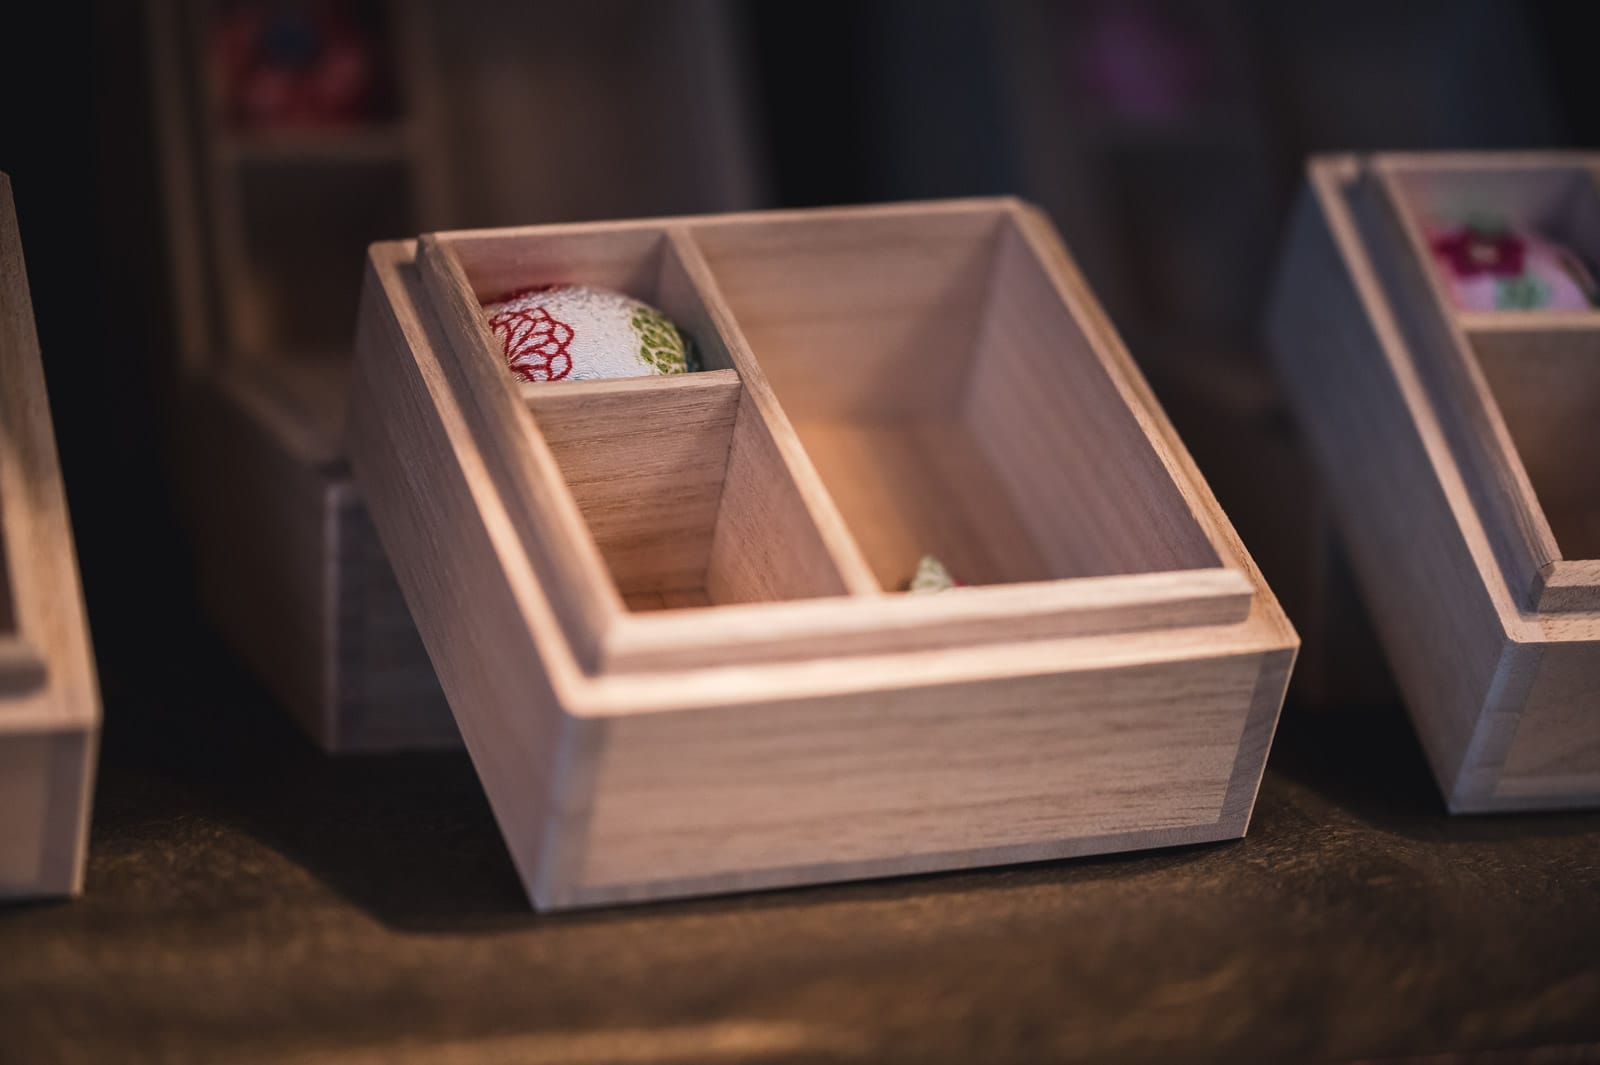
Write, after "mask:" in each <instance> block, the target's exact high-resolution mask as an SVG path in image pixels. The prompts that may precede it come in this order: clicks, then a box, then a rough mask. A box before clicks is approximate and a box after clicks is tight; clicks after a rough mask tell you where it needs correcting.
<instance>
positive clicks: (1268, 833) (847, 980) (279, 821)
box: [0, 633, 1600, 1065]
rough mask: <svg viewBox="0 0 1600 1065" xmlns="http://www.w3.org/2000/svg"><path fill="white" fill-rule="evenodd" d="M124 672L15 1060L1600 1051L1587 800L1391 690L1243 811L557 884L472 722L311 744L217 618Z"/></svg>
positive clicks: (10, 944)
mask: <svg viewBox="0 0 1600 1065" xmlns="http://www.w3.org/2000/svg"><path fill="white" fill-rule="evenodd" d="M103 683H104V686H105V699H106V715H107V729H106V737H105V744H104V749H103V752H102V759H101V768H100V776H99V783H98V791H97V795H96V800H95V812H94V817H95V822H94V832H93V838H92V843H91V851H90V861H89V872H88V885H87V892H86V894H85V895H84V897H83V898H81V899H79V900H77V901H74V902H70V903H41V904H31V905H23V906H13V907H9V908H6V909H3V910H0V1062H5V1063H7V1065H9V1063H11V1062H19V1063H29V1065H32V1063H38V1062H55V1061H62V1062H80V1061H84V1062H88V1061H94V1062H98V1061H115V1062H142V1061H178V1062H189V1061H193V1062H242V1063H246V1065H249V1063H257V1062H261V1063H266V1062H274V1063H276V1062H293V1063H299V1065H305V1063H314V1065H322V1063H334V1062H338V1063H358V1065H359V1063H366V1062H374V1063H377V1062H382V1063H386V1065H387V1063H395V1062H401V1063H404V1062H411V1061H426V1062H436V1061H437V1062H475V1063H477V1062H485V1063H491V1065H493V1063H500V1062H507V1063H510V1062H517V1063H531V1065H541V1063H547V1062H550V1063H556V1062H559V1063H567V1062H573V1063H580V1065H588V1063H602V1062H624V1063H656V1062H674V1063H675V1062H685V1063H708V1062H709V1063H715V1062H723V1061H758V1062H766V1061H812V1060H817V1061H890V1062H898V1061H904V1062H918V1063H926V1062H945V1061H948V1062H962V1063H967V1062H979V1061H985V1062H988V1061H992V1062H1007V1061H1040V1060H1062V1061H1094V1062H1100V1061H1124V1060H1125V1061H1150V1062H1172V1061H1187V1060H1217V1061H1247V1060H1248V1061H1263V1060H1267V1061H1271V1060H1290V1061H1330V1060H1331V1061H1352V1060H1373V1059H1381V1060H1389V1059H1407V1058H1417V1057H1426V1058H1427V1060H1430V1061H1435V1060H1437V1061H1452V1062H1454V1061H1474V1062H1475V1061H1492V1062H1500V1061H1508V1060H1524V1059H1525V1058H1526V1052H1527V1051H1528V1050H1530V1048H1539V1049H1538V1051H1537V1053H1536V1055H1535V1056H1534V1058H1533V1060H1539V1061H1544V1060H1549V1061H1566V1060H1589V1057H1588V1055H1589V1054H1590V1053H1591V1051H1595V1048H1596V1047H1600V815H1596V814H1578V813H1568V814H1549V815H1518V816H1501V817H1475V818H1451V817H1448V816H1446V815H1445V812H1444V808H1443V804H1442V802H1441V800H1440V798H1439V796H1438V793H1437V791H1436V790H1435V789H1434V787H1433V784H1432V782H1431V779H1430V778H1429V776H1428V772H1427V768H1426V766H1425V764H1424V762H1423V759H1422V755H1421V753H1420V750H1419V749H1418V747H1417V743H1416V740H1415V739H1414V737H1413V734H1412V732H1411V730H1410V728H1409V726H1408V725H1407V724H1406V722H1405V720H1404V718H1403V717H1402V716H1401V715H1400V713H1399V711H1398V710H1397V709H1395V708H1393V707H1386V708H1381V709H1376V710H1356V709H1347V710H1324V711H1310V710H1303V709H1301V708H1298V707H1295V706H1291V707H1290V708H1289V709H1288V710H1287V711H1286V712H1285V715H1284V718H1283V723H1282V726H1281V727H1280V730H1279V735H1278V740H1277V744H1276V746H1275V748H1274V750H1273V752H1272V757H1271V759H1270V761H1269V763H1268V766H1267V772H1266V777H1265V780H1264V782H1263V785H1262V788H1261V794H1260V798H1259V800H1258V802H1257V804H1256V809H1255V817H1254V821H1253V822H1252V824H1251V828H1250V835H1249V837H1248V838H1246V839H1244V840H1242V841H1238V842H1232V843H1221V844H1210V845H1204V846H1193V847H1184V848H1178V849H1172V850H1165V851H1157V852H1150V853H1145V854H1138V855H1119V856H1112V857H1105V858H1095V859H1079V860H1074V861H1063V862H1051V863H1044V864H1039V865H1031V866H1021V867H1011V868H1006V869H999V870H991V871H983V872H963V873H956V874H947V875H937V876H919V877H909V878H902V879H896V880H887V881H878V882H871V883H858V884H848V885H838V886H830V887H822V888H813V889H804V890H787V891H781V892H772V893H766V894H756V895H746V896H740V897H733V898H721V899H708V900H700V901H692V902H677V903H670V904H653V905H646V906H639V907H633V908H619V909H610V910H602V911H592V912H585V913H573V914H562V915H557V916H541V915H537V914H534V913H533V912H531V911H530V910H529V908H528V906H527V904H526V901H525V899H524V897H523V895H522V893H521V890H520V887H519V885H518V882H517V879H516V876H515V874H514V873H513V870H512V867H511V862H510V859H509V858H508V856H507V854H506V851H505V849H504V847H503V846H502V844H501V842H500V837H499V835H498V833H497V831H496V828H495V824H494V819H493V817H492V815H491V813H490V811H489V808H488V805H487V803H486V802H485V800H484V797H483V794H482V792H481V791H480V789H479V787H478V785H477V782H476V779H475V778H474V776H473V773H472V767H471V765H470V763H469V761H468V760H467V757H466V755H465V754H463V753H460V752H446V753H439V754H427V755H404V756H382V757H357V758H344V759H334V758H328V757H324V756H322V755H320V754H318V753H317V752H316V751H315V750H314V749H313V748H312V747H311V745H310V744H309V743H308V742H307V741H305V740H304V739H302V738H301V737H300V735H299V734H298V733H297V732H295V730H294V729H293V727H292V726H290V725H289V724H288V723H287V720H286V719H285V718H284V717H283V716H282V715H281V714H279V713H277V712H276V711H275V710H274V708H273V706H272V704H271V702H270V701H269V699H268V698H267V697H266V696H265V695H264V694H263V693H262V691H261V689H260V688H259V687H258V686H257V685H256V683H255V682H254V681H253V680H252V679H251V678H250V677H248V676H247V675H246V674H245V673H244V672H243V671H242V669H241V667H239V666H238V665H237V664H236V663H235V662H234V661H233V660H232V659H231V658H230V657H229V656H228V655H227V653H226V652H224V651H223V650H222V649H221V648H220V647H219V645H218V644H217V643H216V642H215V640H214V639H212V638H211V637H209V636H207V635H205V634H203V633H202V634H200V635H199V636H198V637H197V639H196V641H195V642H194V649H193V650H192V652H186V653H184V654H181V655H172V656H168V660H165V661H160V662H159V663H158V664H156V665H154V666H148V665H147V667H146V668H143V669H141V670H139V671H138V674H137V676H122V677H119V676H118V675H117V674H116V673H115V672H113V671H103ZM1585 1048H1587V1049H1585ZM1595 1052H1596V1053H1600V1051H1595Z"/></svg>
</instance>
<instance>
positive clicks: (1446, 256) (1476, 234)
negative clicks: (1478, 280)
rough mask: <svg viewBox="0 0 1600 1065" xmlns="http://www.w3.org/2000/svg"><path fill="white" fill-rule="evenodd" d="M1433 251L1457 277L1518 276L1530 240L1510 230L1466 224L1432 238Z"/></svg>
mask: <svg viewBox="0 0 1600 1065" xmlns="http://www.w3.org/2000/svg"><path fill="white" fill-rule="evenodd" d="M1433 253H1434V254H1435V255H1437V256H1438V257H1439V258H1440V259H1443V260H1444V261H1445V263H1447V264H1448V265H1449V267H1450V271H1451V273H1453V274H1455V276H1457V277H1477V276H1478V275H1479V274H1491V275H1493V276H1495V277H1516V276H1518V275H1519V274H1521V273H1522V266H1523V260H1524V258H1525V257H1526V253H1527V244H1526V243H1525V242H1524V241H1523V239H1522V238H1521V237H1519V236H1517V235H1516V234H1514V233H1511V232H1510V231H1508V230H1499V231H1491V230H1484V229H1474V228H1472V227H1471V226H1463V227H1462V228H1460V229H1458V230H1455V231H1454V232H1451V233H1445V234H1443V235H1442V236H1438V237H1435V238H1433Z"/></svg>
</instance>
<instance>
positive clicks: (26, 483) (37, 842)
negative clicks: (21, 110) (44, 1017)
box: [0, 174, 100, 899]
mask: <svg viewBox="0 0 1600 1065" xmlns="http://www.w3.org/2000/svg"><path fill="white" fill-rule="evenodd" d="M0 553H3V556H4V567H3V569H0V899H9V898H31V897H37V896H48V895H75V894H77V893H78V892H79V891H81V890H82V889H83V865H84V855H85V849H86V847H87V845H88V840H89V805H90V795H91V792H92V791H93V785H94V766H95V752H96V750H97V748H98V744H99V737H100V694H99V690H98V688H97V686H96V683H95V673H94V660H93V657H92V655H91V652H90V648H89V630H88V624H87V622H86V620H85V618H84V613H83V593H82V591H81V590H80V588H79V587H78V563H77V558H76V556H75V554H74V552H73V546H72V528H71V525H70V524H69V522H68V520H67V501H66V496H65V494H64V493H63V492H62V488H61V469H60V465H59V464H58V462H57V460H56V445H55V435H54V433H53V432H52V430H51V426H50V404H49V400H48V398H47V397H46V396H45V384H44V370H43V368H42V367H41V366H40V364H39V340H38V336H37V335H36V333H35V331H34V324H33V304H32V302H31V300H30V298H29V295H28V277H27V274H26V272H25V270H24V268H23V260H22V241H21V237H20V235H19V233H18V231H17V220H16V213H15V210H14V209H13V205H12V199H11V179H10V178H8V177H6V176H5V175H4V174H0Z"/></svg>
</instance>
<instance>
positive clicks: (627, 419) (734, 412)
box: [449, 227, 846, 611]
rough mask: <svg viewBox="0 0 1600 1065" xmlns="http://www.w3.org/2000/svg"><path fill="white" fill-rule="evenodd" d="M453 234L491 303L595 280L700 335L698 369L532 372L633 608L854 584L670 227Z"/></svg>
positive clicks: (578, 497) (535, 404) (535, 406)
mask: <svg viewBox="0 0 1600 1065" xmlns="http://www.w3.org/2000/svg"><path fill="white" fill-rule="evenodd" d="M449 247H450V250H451V252H452V253H453V254H454V255H455V256H456V259H457V261H458V262H459V263H460V264H461V268H462V272H463V274H464V275H465V277H466V279H467V281H468V284H469V285H470V287H471V289H472V293H473V297H474V298H475V299H476V300H477V301H478V302H479V303H480V304H481V303H483V302H485V301H492V300H494V299H495V298H497V297H499V296H502V295H504V294H505V293H507V292H513V291H517V290H519V289H523V288H529V287H534V286H538V285H546V284H581V285H594V286H598V287H602V288H607V289H612V290H615V291H618V292H622V293H624V294H625V295H628V296H632V297H633V298H635V299H638V300H642V301H644V302H645V303H648V304H650V305H651V306H653V307H656V308H657V309H659V310H660V311H661V312H662V313H663V314H665V315H667V316H668V317H669V318H670V319H671V320H672V321H673V322H674V323H676V324H677V325H678V327H679V328H680V329H682V330H683V331H685V332H686V333H687V334H688V335H689V337H690V338H691V340H692V341H693V343H694V345H695V347H696V349H697V351H698V354H699V357H700V360H701V364H702V367H703V370H702V372H700V373H691V374H677V375H669V376H648V377H636V378H624V379H614V380H589V381H554V382H536V383H526V382H524V383H521V384H520V385H519V388H520V390H521V394H522V396H523V399H524V401H525V402H526V403H527V405H528V408H529V410H530V411H531V412H532V414H533V418H534V422H535V424H536V425H537V426H538V428H539V431H540V433H541V435H542V436H543V437H544V440H545V442H546V443H547V444H548V445H549V448H550V450H551V452H552V454H553V455H554V456H555V459H556V462H557V464H558V465H559V466H560V467H561V471H562V474H563V476H564V478H565V479H566V482H567V487H568V488H569V490H570V491H571V492H572V496H573V499H574V500H575V501H576V502H577V504H578V509H579V511H580V513H581V514H582V516H583V519H584V521H585V523H586V524H587V525H588V528H589V532H590V534H591V535H592V536H593V537H594V541H595V544H596V545H597V546H598V547H599V549H600V554H601V557H602V558H603V559H604V560H605V563H606V566H607V568H608V569H609V570H610V573H611V577H612V580H613V581H614V583H615V585H616V588H617V591H618V592H619V593H620V594H621V596H622V599H623V602H624V603H625V604H626V605H627V606H628V607H629V608H630V609H632V610H635V611H648V610H662V609H674V608H687V607H698V606H715V605H721V604H726V603H743V602H758V601H768V600H779V599H799V598H809V597H814V596H828V595H842V594H845V592H846V586H845V583H844V581H843V580H842V578H841V577H840V574H839V571H838V568H837V566H836V565H835V564H834V562H833V560H832V558H831V556H830V555H829V553H828V550H827V548H826V546H825V545H824V544H823V542H822V540H821V538H820V536H819V534H818V532H817V529H816V527H815V525H814V524H813V522H812V519H811V517H810V515H809V514H808V512H807V509H806V507H805V505H804V503H803V501H802V499H801V497H800V494H799V491H798V489H797V488H796V486H795V484H794V481H793V480H792V478H791V477H790V474H789V471H788V469H787V467H786V465H785V463H784V461H783V459H782V456H781V455H780V453H779V450H778V448H777V446H776V444H775V443H774V441H773V438H772V436H771V434H770V432H769V429H768V427H767V425H766V424H765V421H764V419H763V417H762V415H761V413H760V411H759V410H757V409H756V408H755V405H754V404H753V403H752V402H751V401H750V399H749V397H748V396H747V395H746V394H745V390H744V388H743V385H742V383H741V381H740V379H739V376H738V374H737V372H736V371H735V370H734V369H733V368H732V364H731V358H730V355H729V353H728V350H727V347H726V345H725V344H724V343H723V341H722V338H721V335H720V334H719V333H718V331H717V328H716V325H715V323H714V322H713V320H712V317H711V315H710V312H709V310H708V308H707V306H706V304H705V302H704V301H703V300H702V298H701V296H700V293H699V291H698V290H697V289H696V288H695V286H694V283H693V282H692V280H691V279H690V277H689V274H688V273H687V271H686V270H685V268H684V264H683V262H682V260H681V259H680V258H679V256H678V253H677V251H676V249H675V248H674V246H673V244H672V242H671V240H670V239H669V238H668V236H667V234H666V232H665V231H664V230H661V229H655V228H651V227H639V228H627V229H615V228H608V229H603V230H592V231H582V230H577V231H569V232H566V233H561V234H553V235H541V236H538V237H528V238H519V237H517V236H516V235H514V234H504V233H500V234H485V235H481V236H480V235H474V234H463V235H457V236H453V237H451V238H450V241H449Z"/></svg>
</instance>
